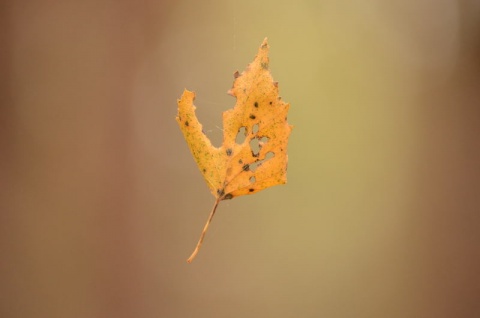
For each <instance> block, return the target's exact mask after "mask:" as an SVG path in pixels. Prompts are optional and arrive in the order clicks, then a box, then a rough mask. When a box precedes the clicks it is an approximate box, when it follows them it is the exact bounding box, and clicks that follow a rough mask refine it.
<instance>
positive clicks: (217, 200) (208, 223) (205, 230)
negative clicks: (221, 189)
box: [187, 198, 221, 263]
mask: <svg viewBox="0 0 480 318" xmlns="http://www.w3.org/2000/svg"><path fill="white" fill-rule="evenodd" d="M220 201H221V198H217V199H216V200H215V204H214V205H213V209H212V212H210V215H209V216H208V220H207V223H206V224H205V227H204V228H203V231H202V234H201V235H200V239H199V240H198V243H197V246H195V250H194V251H193V253H192V255H190V257H189V258H188V259H187V263H191V262H193V260H194V258H195V256H197V254H198V251H199V250H200V246H202V242H203V239H204V238H205V234H206V233H207V230H208V226H209V225H210V222H212V219H213V216H214V215H215V211H216V210H217V206H218V203H219V202H220Z"/></svg>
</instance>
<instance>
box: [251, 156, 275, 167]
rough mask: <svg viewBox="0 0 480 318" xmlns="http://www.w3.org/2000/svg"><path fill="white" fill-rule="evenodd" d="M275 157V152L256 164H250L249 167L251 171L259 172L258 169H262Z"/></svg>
mask: <svg viewBox="0 0 480 318" xmlns="http://www.w3.org/2000/svg"><path fill="white" fill-rule="evenodd" d="M273 157H275V153H274V152H273V151H269V152H267V154H266V155H265V159H262V160H258V161H256V162H254V163H252V164H250V166H249V169H250V171H255V170H257V168H258V167H260V166H261V165H262V164H263V163H264V162H265V161H267V160H270V159H272V158H273Z"/></svg>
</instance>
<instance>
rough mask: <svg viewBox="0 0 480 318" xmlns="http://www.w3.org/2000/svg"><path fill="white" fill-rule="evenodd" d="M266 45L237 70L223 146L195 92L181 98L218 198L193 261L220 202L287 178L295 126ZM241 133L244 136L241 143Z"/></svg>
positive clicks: (198, 156)
mask: <svg viewBox="0 0 480 318" xmlns="http://www.w3.org/2000/svg"><path fill="white" fill-rule="evenodd" d="M268 49H269V46H268V44H267V39H265V40H264V41H263V43H262V45H261V46H260V48H259V50H258V54H257V56H256V57H255V59H254V61H253V62H252V63H251V64H250V65H248V67H247V69H246V70H245V71H244V72H243V73H242V74H239V73H238V72H236V73H235V74H234V77H235V81H234V83H233V87H232V89H230V90H229V91H228V93H229V94H230V95H232V96H234V97H236V99H237V102H236V104H235V107H234V108H232V109H229V110H227V111H225V112H224V113H223V133H224V135H223V143H222V145H221V146H220V147H219V148H216V147H214V146H213V145H212V144H211V142H210V140H209V139H208V138H207V136H205V134H204V133H203V131H202V125H201V124H200V122H199V121H198V119H197V117H196V115H195V106H194V105H193V100H194V99H195V93H193V92H190V91H188V90H185V91H184V92H183V95H182V97H181V98H180V99H179V100H178V115H177V118H176V119H177V122H178V125H179V126H180V129H181V130H182V132H183V135H184V137H185V140H186V141H187V144H188V146H189V147H190V151H191V152H192V155H193V157H194V158H195V161H196V162H197V165H198V168H199V169H200V171H201V173H202V174H203V177H204V178H205V180H206V182H207V184H208V187H209V188H210V191H211V192H212V194H213V196H214V197H215V199H216V200H215V204H214V206H213V209H212V211H211V213H210V216H209V218H208V221H207V223H206V225H205V228H204V230H203V232H202V235H201V236H200V240H199V241H198V244H197V247H196V248H195V250H194V252H193V253H192V255H191V256H190V258H189V259H188V260H187V261H188V262H189V263H190V262H191V261H192V260H193V259H194V258H195V256H196V254H197V253H198V250H199V249H200V246H201V244H202V242H203V238H204V236H205V233H206V231H207V229H208V226H209V224H210V222H211V220H212V218H213V215H214V214H215V210H216V208H217V205H218V203H219V202H220V201H222V200H227V199H232V198H234V197H238V196H241V195H245V194H253V193H256V192H258V191H260V190H263V189H265V188H268V187H271V186H274V185H278V184H284V183H286V182H287V177H286V176H287V161H288V156H287V143H288V137H289V135H290V132H291V130H292V126H291V125H289V124H288V123H287V112H288V108H289V104H288V103H284V102H283V101H282V100H281V98H280V97H279V96H278V83H276V82H274V81H273V79H272V75H271V74H270V71H269V69H268V64H269V59H268ZM238 135H244V136H238ZM240 137H243V138H244V140H243V141H242V142H240V143H237V141H238V139H239V138H240Z"/></svg>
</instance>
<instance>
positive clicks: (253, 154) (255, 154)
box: [252, 150, 260, 157]
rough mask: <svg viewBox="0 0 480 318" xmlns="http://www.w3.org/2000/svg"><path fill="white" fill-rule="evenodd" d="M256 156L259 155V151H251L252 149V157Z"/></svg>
mask: <svg viewBox="0 0 480 318" xmlns="http://www.w3.org/2000/svg"><path fill="white" fill-rule="evenodd" d="M258 156H260V153H259V152H257V153H255V152H253V150H252V157H258Z"/></svg>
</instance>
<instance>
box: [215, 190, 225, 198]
mask: <svg viewBox="0 0 480 318" xmlns="http://www.w3.org/2000/svg"><path fill="white" fill-rule="evenodd" d="M217 194H218V196H219V197H222V196H223V195H224V194H225V190H224V189H218V190H217Z"/></svg>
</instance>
